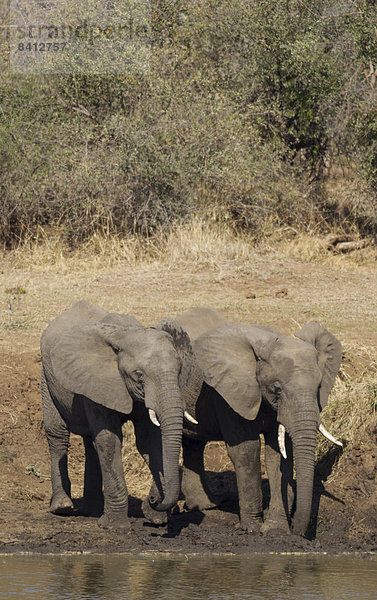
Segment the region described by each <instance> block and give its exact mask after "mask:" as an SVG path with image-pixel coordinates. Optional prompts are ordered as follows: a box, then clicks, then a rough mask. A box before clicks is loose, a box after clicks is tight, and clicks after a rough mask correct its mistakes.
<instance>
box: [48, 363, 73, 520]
mask: <svg viewBox="0 0 377 600" xmlns="http://www.w3.org/2000/svg"><path fill="white" fill-rule="evenodd" d="M41 393H42V407H43V421H44V427H45V432H46V437H47V442H48V447H49V450H50V457H51V485H52V497H51V501H50V511H51V512H52V513H54V514H56V515H66V514H70V513H71V512H72V511H73V503H72V500H71V482H70V480H69V477H68V458H67V457H68V446H69V430H68V427H67V425H66V423H65V422H64V420H63V419H62V417H61V416H60V413H59V411H58V410H57V408H56V406H55V404H54V402H53V401H52V398H51V395H50V392H49V390H48V387H47V383H46V380H45V376H44V373H43V370H42V379H41Z"/></svg>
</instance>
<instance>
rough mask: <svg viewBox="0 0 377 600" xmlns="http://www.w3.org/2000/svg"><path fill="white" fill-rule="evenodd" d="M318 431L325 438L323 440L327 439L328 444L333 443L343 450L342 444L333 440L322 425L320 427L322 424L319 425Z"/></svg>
mask: <svg viewBox="0 0 377 600" xmlns="http://www.w3.org/2000/svg"><path fill="white" fill-rule="evenodd" d="M318 430H319V431H320V432H321V433H322V435H323V436H325V438H327V439H328V440H329V441H330V442H333V444H336V445H337V446H341V447H342V448H343V444H342V442H339V440H337V439H336V438H334V436H333V435H331V433H329V432H328V431H327V429H326V428H325V427H324V425H322V423H321V424H320V426H319V427H318Z"/></svg>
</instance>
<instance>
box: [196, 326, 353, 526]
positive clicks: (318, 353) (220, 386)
mask: <svg viewBox="0 0 377 600" xmlns="http://www.w3.org/2000/svg"><path fill="white" fill-rule="evenodd" d="M193 347H194V351H195V354H196V356H197V359H198V363H199V365H200V366H201V367H202V369H203V372H204V378H205V381H206V382H207V383H208V384H209V385H211V386H212V387H214V388H215V389H216V390H217V391H218V392H219V393H220V394H221V396H222V397H223V398H224V399H225V400H226V401H227V402H228V404H229V405H230V406H231V407H232V408H233V409H234V410H235V411H236V412H237V413H239V414H240V415H241V416H243V417H244V418H246V419H251V420H253V419H255V418H256V416H257V414H258V412H259V409H260V406H261V403H262V402H267V403H268V404H269V405H270V406H271V407H272V408H273V409H274V410H275V411H276V418H277V421H278V422H279V423H280V424H282V425H283V426H284V428H285V430H286V431H287V432H288V434H289V435H290V437H291V439H292V444H293V454H294V458H295V467H296V481H297V503H296V504H297V508H296V513H295V516H294V523H293V529H294V531H295V533H298V534H301V535H304V534H305V532H306V529H307V526H308V523H309V519H310V513H311V504H312V493H313V476H314V459H315V446H316V433H317V429H318V426H319V424H320V410H321V409H322V408H323V407H324V406H325V405H326V403H327V399H328V396H329V393H330V391H331V389H332V386H333V384H334V380H335V377H336V374H337V372H338V370H339V367H340V361H341V355H342V351H341V345H340V343H339V341H338V340H337V339H336V338H335V337H334V336H333V335H332V334H331V333H329V332H328V331H327V330H326V329H324V328H322V327H321V326H320V325H318V324H317V323H309V324H308V325H306V326H305V327H303V328H302V329H301V330H300V331H299V332H298V333H297V334H296V338H291V337H288V336H285V335H282V334H280V333H279V332H278V331H276V330H274V329H272V328H268V327H259V326H255V325H238V324H233V323H229V324H225V325H222V326H219V327H217V328H215V329H212V330H211V331H209V332H207V333H205V334H203V335H202V336H200V337H199V338H198V339H197V340H195V342H194V344H193Z"/></svg>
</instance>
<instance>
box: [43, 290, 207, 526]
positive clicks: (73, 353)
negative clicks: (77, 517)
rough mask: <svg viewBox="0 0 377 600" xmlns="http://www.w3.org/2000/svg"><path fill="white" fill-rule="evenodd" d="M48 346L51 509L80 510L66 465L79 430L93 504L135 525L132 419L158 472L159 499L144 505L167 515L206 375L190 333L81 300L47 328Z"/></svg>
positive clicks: (110, 519) (112, 519)
mask: <svg viewBox="0 0 377 600" xmlns="http://www.w3.org/2000/svg"><path fill="white" fill-rule="evenodd" d="M41 352H42V380H41V390H42V405H43V419H44V425H45V431H46V436H47V440H48V444H49V450H50V455H51V482H52V499H51V504H50V510H51V512H53V513H56V514H66V513H69V512H71V511H72V508H73V504H72V500H71V496H70V481H69V477H68V470H67V452H68V444H69V434H70V432H73V433H75V434H79V435H81V436H82V437H83V440H84V446H85V476H84V507H85V512H86V513H87V514H93V513H95V512H97V511H98V510H100V509H101V504H103V502H104V508H103V515H102V516H101V518H100V520H99V524H100V525H101V526H103V527H109V526H117V527H119V526H121V527H127V526H128V510H127V509H128V494H127V487H126V482H125V478H124V473H123V466H122V457H121V444H122V429H121V428H122V424H123V423H124V422H125V421H126V420H127V419H131V420H132V421H133V424H134V427H135V436H136V444H137V447H138V450H139V452H140V453H141V454H142V456H143V457H144V459H145V460H146V462H147V463H148V464H149V467H150V470H151V472H152V475H153V479H154V490H155V493H154V498H149V502H150V504H151V505H152V506H149V505H148V502H145V503H144V505H143V509H144V510H145V513H146V514H147V515H148V511H149V510H150V511H151V514H152V515H153V519H154V521H155V522H156V521H159V519H160V521H159V522H163V521H164V519H165V515H164V514H163V511H167V510H169V509H170V508H171V507H172V506H173V505H174V504H175V503H176V501H177V499H178V494H179V454H180V449H181V438H182V422H183V415H184V413H185V405H186V404H192V403H193V399H192V398H195V399H196V398H197V397H198V395H199V391H200V389H201V386H202V383H203V379H202V373H201V371H200V370H199V369H198V367H197V364H196V361H195V358H194V355H193V352H192V348H191V345H190V342H189V339H188V336H187V334H185V333H184V332H183V330H182V329H181V328H180V327H179V325H178V324H177V323H170V325H169V324H167V325H166V326H164V324H162V325H161V326H158V327H156V328H148V327H144V326H143V325H141V324H140V323H139V322H138V321H137V320H136V319H135V318H133V317H131V316H128V315H120V314H117V313H107V312H106V311H105V310H103V309H101V308H97V307H94V306H92V305H91V304H89V303H88V302H86V301H81V302H78V303H76V304H75V305H74V306H73V307H72V308H71V309H70V310H67V311H65V312H63V313H62V314H61V315H60V316H58V317H57V318H56V319H54V320H53V321H52V322H51V323H50V325H49V326H48V327H47V328H46V330H45V331H44V332H43V334H42V338H41ZM191 397H192V398H191ZM148 411H149V416H150V417H151V419H152V421H153V422H151V420H150V419H149V416H148ZM185 414H186V415H187V413H185ZM156 424H158V425H159V426H160V427H157V426H156ZM102 490H103V493H102Z"/></svg>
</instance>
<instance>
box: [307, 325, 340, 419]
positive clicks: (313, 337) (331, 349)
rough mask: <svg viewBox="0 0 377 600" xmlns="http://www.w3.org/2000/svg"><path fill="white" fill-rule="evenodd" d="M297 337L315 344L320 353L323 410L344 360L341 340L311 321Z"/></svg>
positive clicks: (319, 364) (321, 405) (320, 398)
mask: <svg viewBox="0 0 377 600" xmlns="http://www.w3.org/2000/svg"><path fill="white" fill-rule="evenodd" d="M295 337H297V338H299V339H300V340H303V341H304V342H308V343H309V344H313V346H315V348H316V350H317V352H318V366H319V368H320V370H321V373H322V381H321V385H320V388H319V405H320V409H321V410H322V409H323V408H324V407H325V406H326V404H327V401H328V398H329V395H330V392H331V390H332V388H333V386H334V381H335V377H336V376H337V374H338V371H339V368H340V363H341V360H342V345H341V343H340V342H339V340H338V339H337V338H336V337H335V336H334V335H333V334H332V333H330V332H329V331H327V329H325V328H324V327H322V326H321V325H319V323H316V322H315V321H311V322H310V323H307V324H306V325H304V326H303V327H302V328H301V329H300V330H299V331H297V332H296V333H295Z"/></svg>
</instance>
